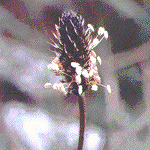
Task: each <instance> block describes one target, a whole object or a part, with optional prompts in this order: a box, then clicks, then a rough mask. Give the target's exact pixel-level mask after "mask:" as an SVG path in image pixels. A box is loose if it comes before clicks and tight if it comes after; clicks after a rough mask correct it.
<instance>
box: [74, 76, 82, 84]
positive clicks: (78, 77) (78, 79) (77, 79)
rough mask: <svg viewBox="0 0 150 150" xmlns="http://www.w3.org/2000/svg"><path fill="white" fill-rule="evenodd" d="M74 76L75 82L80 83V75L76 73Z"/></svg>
mask: <svg viewBox="0 0 150 150" xmlns="http://www.w3.org/2000/svg"><path fill="white" fill-rule="evenodd" d="M75 78H76V82H77V84H80V83H81V76H80V75H77V76H76V77H75Z"/></svg>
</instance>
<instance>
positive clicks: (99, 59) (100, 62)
mask: <svg viewBox="0 0 150 150" xmlns="http://www.w3.org/2000/svg"><path fill="white" fill-rule="evenodd" d="M97 61H98V62H99V64H100V65H101V64H102V60H101V58H100V56H97Z"/></svg>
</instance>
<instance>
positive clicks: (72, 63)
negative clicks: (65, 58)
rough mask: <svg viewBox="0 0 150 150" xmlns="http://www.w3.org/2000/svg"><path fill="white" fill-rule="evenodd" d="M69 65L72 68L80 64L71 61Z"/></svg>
mask: <svg viewBox="0 0 150 150" xmlns="http://www.w3.org/2000/svg"><path fill="white" fill-rule="evenodd" d="M71 66H72V67H73V68H77V67H78V66H80V64H79V63H77V62H71Z"/></svg>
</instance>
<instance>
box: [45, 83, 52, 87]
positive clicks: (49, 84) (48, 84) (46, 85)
mask: <svg viewBox="0 0 150 150" xmlns="http://www.w3.org/2000/svg"><path fill="white" fill-rule="evenodd" d="M51 86H52V84H51V83H46V84H45V85H44V87H45V88H49V87H51Z"/></svg>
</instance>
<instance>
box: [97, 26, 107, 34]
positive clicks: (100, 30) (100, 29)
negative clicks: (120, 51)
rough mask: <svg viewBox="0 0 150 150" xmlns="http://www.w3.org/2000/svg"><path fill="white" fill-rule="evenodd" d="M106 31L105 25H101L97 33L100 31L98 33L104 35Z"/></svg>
mask: <svg viewBox="0 0 150 150" xmlns="http://www.w3.org/2000/svg"><path fill="white" fill-rule="evenodd" d="M104 31H105V29H104V28H103V27H99V29H98V32H97V33H98V35H102V34H104Z"/></svg>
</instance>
